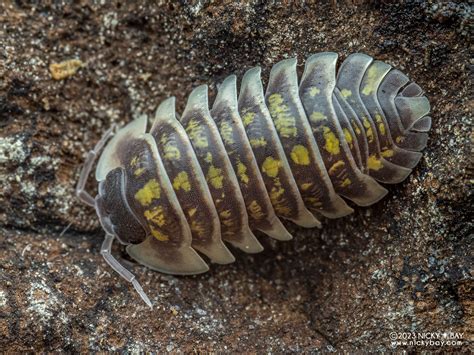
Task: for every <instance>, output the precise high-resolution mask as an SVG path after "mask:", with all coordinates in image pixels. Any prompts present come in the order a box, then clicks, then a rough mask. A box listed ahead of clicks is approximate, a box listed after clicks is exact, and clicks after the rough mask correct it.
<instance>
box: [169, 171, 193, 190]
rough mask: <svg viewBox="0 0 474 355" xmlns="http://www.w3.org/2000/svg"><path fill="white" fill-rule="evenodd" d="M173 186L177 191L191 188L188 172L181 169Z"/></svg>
mask: <svg viewBox="0 0 474 355" xmlns="http://www.w3.org/2000/svg"><path fill="white" fill-rule="evenodd" d="M173 187H174V189H175V190H176V191H178V190H179V189H183V190H184V191H186V192H189V191H190V190H191V184H190V183H189V177H188V173H187V172H185V171H181V172H180V173H179V174H178V175H176V177H175V178H174V180H173Z"/></svg>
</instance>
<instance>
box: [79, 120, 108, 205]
mask: <svg viewBox="0 0 474 355" xmlns="http://www.w3.org/2000/svg"><path fill="white" fill-rule="evenodd" d="M114 128H115V125H114V126H112V127H110V128H109V129H108V130H107V132H105V134H104V136H103V137H102V138H101V140H100V141H99V142H97V144H96V145H95V147H94V149H93V150H91V151H89V153H88V154H87V158H86V160H85V162H84V166H83V167H82V170H81V175H80V176H79V181H78V182H77V186H76V196H77V197H78V198H79V199H80V200H81V201H82V202H84V203H85V204H87V205H89V206H91V207H94V205H95V201H94V198H93V197H92V196H91V195H90V194H89V193H88V192H87V191H86V190H85V187H86V183H87V178H88V177H89V174H90V172H91V170H92V167H93V166H94V163H95V160H96V158H97V156H98V153H99V152H100V150H101V149H102V148H103V146H104V145H105V143H106V142H107V141H108V140H109V138H110V137H112V136H113V134H114V133H113V130H114Z"/></svg>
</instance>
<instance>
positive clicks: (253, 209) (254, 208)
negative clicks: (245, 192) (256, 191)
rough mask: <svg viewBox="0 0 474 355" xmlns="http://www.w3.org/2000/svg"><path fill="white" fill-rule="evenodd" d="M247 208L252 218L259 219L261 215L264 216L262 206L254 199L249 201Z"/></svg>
mask: <svg viewBox="0 0 474 355" xmlns="http://www.w3.org/2000/svg"><path fill="white" fill-rule="evenodd" d="M248 209H249V211H250V216H252V218H253V219H256V220H259V219H261V218H262V217H265V215H264V214H263V211H262V207H261V206H260V205H259V204H258V202H257V201H255V200H253V201H252V202H250V204H249V206H248Z"/></svg>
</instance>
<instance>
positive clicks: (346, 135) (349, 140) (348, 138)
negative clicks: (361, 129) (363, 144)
mask: <svg viewBox="0 0 474 355" xmlns="http://www.w3.org/2000/svg"><path fill="white" fill-rule="evenodd" d="M342 131H343V132H344V138H345V139H346V142H347V143H348V144H349V145H350V146H352V134H351V132H350V131H349V130H348V129H347V128H344V129H343V130H342Z"/></svg>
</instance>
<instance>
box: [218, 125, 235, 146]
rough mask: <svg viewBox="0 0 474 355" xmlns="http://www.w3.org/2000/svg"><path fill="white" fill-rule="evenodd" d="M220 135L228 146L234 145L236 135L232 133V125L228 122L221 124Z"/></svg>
mask: <svg viewBox="0 0 474 355" xmlns="http://www.w3.org/2000/svg"><path fill="white" fill-rule="evenodd" d="M220 133H221V137H222V140H223V141H224V143H226V144H234V143H235V141H234V135H233V131H232V125H231V124H230V123H229V122H227V121H222V122H221V127H220Z"/></svg>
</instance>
